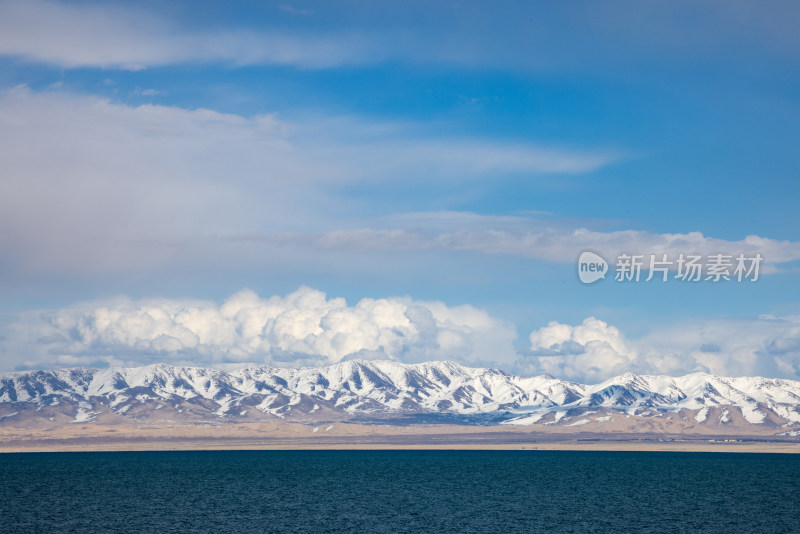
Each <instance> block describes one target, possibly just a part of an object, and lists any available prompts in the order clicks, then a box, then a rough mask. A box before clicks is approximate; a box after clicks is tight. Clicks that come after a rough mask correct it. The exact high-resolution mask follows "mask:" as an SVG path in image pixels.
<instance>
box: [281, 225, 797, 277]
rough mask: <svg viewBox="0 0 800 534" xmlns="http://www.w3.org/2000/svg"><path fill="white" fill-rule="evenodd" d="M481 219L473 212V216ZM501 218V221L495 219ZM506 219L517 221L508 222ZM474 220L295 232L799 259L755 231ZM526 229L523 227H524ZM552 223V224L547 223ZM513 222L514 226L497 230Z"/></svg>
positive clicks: (788, 246) (512, 251)
mask: <svg viewBox="0 0 800 534" xmlns="http://www.w3.org/2000/svg"><path fill="white" fill-rule="evenodd" d="M476 218H477V219H478V220H479V219H480V217H479V216H473V219H476ZM498 219H502V220H498ZM509 219H516V221H511V220H509ZM475 222H476V221H475V220H473V221H471V222H469V224H470V227H469V228H463V229H460V230H449V231H443V232H438V233H437V232H436V231H435V227H429V228H428V229H427V231H425V232H422V231H418V230H406V229H398V228H394V229H371V228H363V229H357V230H338V231H331V232H326V233H324V234H319V235H316V236H315V235H304V236H294V238H296V239H298V240H305V241H306V242H309V243H311V244H312V245H313V246H315V247H318V248H323V249H333V248H350V249H361V250H466V251H473V252H480V253H485V254H508V255H513V256H522V257H527V258H534V259H537V260H543V261H548V262H558V263H571V262H574V261H576V259H577V257H578V254H579V253H580V252H581V251H583V250H587V249H591V250H595V251H598V252H600V253H601V254H603V255H604V257H605V258H606V260H607V261H609V263H610V264H611V265H612V266H613V265H614V264H615V261H616V258H617V257H618V256H619V255H620V254H623V253H624V254H628V255H645V256H646V257H648V258H649V256H650V255H651V254H656V255H661V254H667V255H668V258H670V259H672V261H674V260H675V258H677V257H678V255H679V254H681V253H683V254H698V255H701V256H708V255H712V254H719V253H725V254H730V255H734V256H735V255H737V254H740V253H743V254H745V255H746V256H747V257H752V256H753V255H755V254H756V253H761V255H762V257H763V260H764V263H765V264H769V265H770V266H771V267H770V268H768V269H767V270H766V271H764V270H762V272H774V271H775V268H774V265H775V264H780V263H786V262H791V261H796V260H800V242H796V241H778V240H775V239H769V238H766V237H760V236H757V235H748V236H746V237H745V238H744V239H741V240H736V241H733V240H725V239H718V238H714V237H708V236H705V235H703V234H702V233H701V232H690V233H686V234H658V233H653V232H645V231H640V230H618V231H610V232H600V231H593V230H588V229H586V228H578V229H569V228H563V227H561V228H559V227H557V226H556V225H553V226H544V225H543V223H542V222H537V221H535V220H530V219H525V218H521V217H520V218H510V217H504V218H495V217H488V218H486V219H485V222H484V225H485V226H487V227H488V228H485V229H480V228H476V224H475ZM526 223H527V226H528V228H527V229H526V228H524V226H526ZM548 223H549V224H552V223H551V222H548ZM503 226H515V227H516V228H514V229H513V230H506V229H497V228H502V227H503Z"/></svg>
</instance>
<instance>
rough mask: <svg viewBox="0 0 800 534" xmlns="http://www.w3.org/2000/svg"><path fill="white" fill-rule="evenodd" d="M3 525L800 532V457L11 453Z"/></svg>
mask: <svg viewBox="0 0 800 534" xmlns="http://www.w3.org/2000/svg"><path fill="white" fill-rule="evenodd" d="M0 530H2V531H3V532H25V533H28V532H81V533H83V532H153V533H159V532H277V533H290V532H315V533H324V532H364V533H381V532H387V533H394V532H425V533H428V532H453V533H467V532H481V533H483V532H487V533H506V532H531V533H536V532H548V533H551V532H581V533H583V532H698V533H699V532H703V533H714V532H725V533H730V532H742V533H760V532H776V533H777V532H781V533H783V532H800V455H781V454H703V453H646V452H639V453H625V452H549V451H548V452H546V451H508V452H494V451H293V452H277V451H225V452H123V453H47V454H6V455H0Z"/></svg>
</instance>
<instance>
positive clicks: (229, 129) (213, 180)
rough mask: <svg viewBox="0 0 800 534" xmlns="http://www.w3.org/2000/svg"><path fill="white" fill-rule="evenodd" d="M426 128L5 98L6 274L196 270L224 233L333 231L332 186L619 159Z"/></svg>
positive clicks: (44, 97) (0, 211) (70, 98)
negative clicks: (188, 266)
mask: <svg viewBox="0 0 800 534" xmlns="http://www.w3.org/2000/svg"><path fill="white" fill-rule="evenodd" d="M424 129H425V128H424V125H398V124H391V123H381V122H378V121H369V120H364V119H357V118H352V117H351V118H348V117H339V118H331V117H316V118H315V117H306V118H304V119H303V120H300V121H296V122H289V121H286V120H282V119H281V118H279V117H277V116H275V115H259V116H254V117H242V116H238V115H233V114H225V113H219V112H215V111H211V110H206V109H195V110H188V109H181V108H176V107H169V106H159V105H142V106H138V107H131V106H126V105H122V104H117V103H113V102H110V101H107V100H104V99H101V98H97V97H85V96H77V95H74V94H69V93H62V92H45V93H37V92H34V91H31V90H29V89H27V88H25V87H18V88H15V89H13V90H9V91H5V92H2V93H0V144H2V146H3V150H2V151H0V166H1V167H2V168H3V180H2V181H0V242H2V245H3V249H4V257H5V259H6V262H5V265H6V266H7V267H6V268H7V269H8V268H11V269H14V270H16V271H17V273H20V272H26V273H42V272H45V273H47V272H58V273H70V272H80V273H87V274H98V273H114V272H124V271H130V270H142V269H151V268H158V267H159V266H163V265H168V264H171V262H174V261H184V262H195V263H197V262H200V263H202V260H203V258H202V255H203V254H205V255H206V256H205V259H206V260H207V259H208V258H209V257H220V256H223V255H224V254H223V253H222V252H221V251H220V249H219V248H215V246H216V247H218V246H220V245H219V243H220V242H221V241H222V240H224V238H225V237H226V236H238V235H247V234H251V233H266V234H267V235H275V234H279V233H285V232H288V231H301V232H307V231H309V230H310V229H314V228H320V227H325V228H330V227H331V226H335V225H336V223H332V222H331V219H332V218H335V217H337V216H341V214H340V213H337V210H340V211H341V210H346V209H348V208H349V207H350V206H345V207H341V204H337V203H336V202H334V201H332V200H331V199H334V200H335V199H340V197H338V196H337V194H336V190H337V188H338V187H341V186H344V185H347V184H354V183H370V184H376V183H380V182H381V181H384V180H395V179H399V177H402V178H403V180H405V181H407V182H413V181H415V180H419V181H420V182H421V183H424V182H425V181H426V180H429V179H430V178H431V176H436V177H437V179H446V180H452V181H462V182H464V181H469V180H480V179H482V178H483V177H486V176H494V175H495V174H502V173H515V172H526V173H539V172H549V173H552V172H565V173H572V172H582V171H588V170H591V169H594V168H597V167H598V166H602V165H605V164H607V163H609V162H611V161H613V160H614V156H613V155H611V154H605V155H603V154H600V153H583V152H570V151H565V150H557V149H545V148H541V147H537V146H527V145H516V146H505V145H502V144H498V143H496V142H488V141H480V140H475V139H471V140H464V139H458V138H445V139H441V138H437V139H430V138H426V136H425V135H422V136H421V137H420V136H419V135H420V130H423V131H424ZM337 205H338V206H340V207H336V206H337ZM199 241H203V242H202V243H200V244H198V242H199ZM214 243H216V245H215V244H214ZM229 252H230V251H227V250H226V251H225V253H229ZM198 256H200V258H198ZM2 267H3V266H2V265H0V268H2Z"/></svg>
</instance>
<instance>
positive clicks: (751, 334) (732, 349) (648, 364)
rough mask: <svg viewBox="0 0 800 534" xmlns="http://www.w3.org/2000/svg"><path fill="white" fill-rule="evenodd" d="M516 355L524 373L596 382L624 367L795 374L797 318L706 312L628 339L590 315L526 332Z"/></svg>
mask: <svg viewBox="0 0 800 534" xmlns="http://www.w3.org/2000/svg"><path fill="white" fill-rule="evenodd" d="M530 343H531V346H530V350H529V351H528V352H527V353H526V354H525V355H524V356H523V357H522V358H521V359H520V360H519V361H518V362H517V368H518V369H520V370H521V371H522V372H525V373H528V374H536V373H543V372H546V373H550V374H552V375H554V376H558V377H564V378H571V379H575V380H588V381H590V382H592V381H598V380H603V379H605V378H609V377H611V376H615V375H618V374H620V373H623V372H628V371H631V372H636V373H644V374H666V375H683V374H687V373H692V372H706V373H713V374H718V375H726V376H768V377H785V378H793V379H796V378H799V377H800V317H798V316H788V317H768V316H764V317H758V318H750V319H732V318H731V319H706V320H698V321H695V322H691V323H685V324H678V325H668V326H662V327H660V328H657V329H655V330H654V331H653V332H651V333H650V334H648V335H646V336H644V337H642V338H641V339H638V340H628V339H626V338H625V337H624V336H623V334H622V333H621V332H620V331H619V330H618V329H617V328H616V327H614V326H612V325H609V324H607V323H605V322H603V321H600V320H598V319H595V318H594V317H589V318H587V319H586V320H584V321H583V323H581V324H579V325H576V326H571V325H567V324H561V323H557V322H551V323H549V324H548V325H547V326H544V327H542V328H540V329H538V330H535V331H533V332H532V333H531V334H530Z"/></svg>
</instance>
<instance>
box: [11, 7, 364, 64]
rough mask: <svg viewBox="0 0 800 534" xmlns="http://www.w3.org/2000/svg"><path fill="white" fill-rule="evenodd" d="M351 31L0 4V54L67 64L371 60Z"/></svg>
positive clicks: (139, 12) (126, 10)
mask: <svg viewBox="0 0 800 534" xmlns="http://www.w3.org/2000/svg"><path fill="white" fill-rule="evenodd" d="M369 50H370V47H369V46H366V42H365V39H364V38H363V37H361V36H359V35H358V34H356V33H346V34H343V33H338V34H336V35H329V36H324V35H319V34H318V33H314V32H293V33H285V32H281V31H278V30H274V31H263V32H255V31H252V30H245V29H238V30H204V31H192V30H188V29H185V28H181V27H180V26H179V25H178V24H176V23H175V22H173V21H170V20H167V19H164V18H162V17H159V16H156V15H155V14H153V13H150V12H146V11H143V10H139V9H136V8H133V7H130V6H127V7H120V6H110V5H104V4H74V3H59V2H48V1H43V0H30V1H28V0H25V1H13V0H11V1H4V2H2V3H0V54H2V55H7V56H14V57H19V58H22V59H25V60H28V61H35V62H43V63H50V64H53V65H59V66H62V67H67V68H75V67H100V68H115V69H126V70H139V69H143V68H148V67H157V66H162V65H171V64H177V63H187V62H188V63H191V62H221V63H230V64H236V65H251V64H272V65H293V66H297V67H304V68H325V67H333V66H340V65H344V64H350V63H364V62H368V61H370V60H371V55H372V54H373V53H372V52H370V53H367V51H369Z"/></svg>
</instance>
